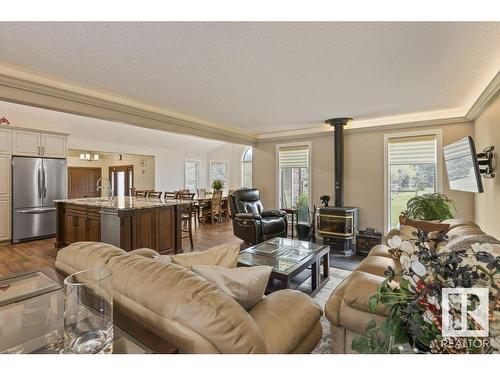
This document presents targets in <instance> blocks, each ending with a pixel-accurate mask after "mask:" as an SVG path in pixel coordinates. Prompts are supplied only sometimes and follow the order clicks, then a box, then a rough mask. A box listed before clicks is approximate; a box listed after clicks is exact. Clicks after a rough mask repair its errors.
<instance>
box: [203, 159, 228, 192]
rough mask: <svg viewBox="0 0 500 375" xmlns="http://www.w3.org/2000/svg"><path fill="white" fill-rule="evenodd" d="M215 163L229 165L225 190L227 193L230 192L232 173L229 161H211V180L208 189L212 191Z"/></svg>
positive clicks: (209, 176) (209, 172)
mask: <svg viewBox="0 0 500 375" xmlns="http://www.w3.org/2000/svg"><path fill="white" fill-rule="evenodd" d="M214 163H226V164H227V180H226V186H225V187H224V189H223V190H225V191H229V186H230V183H231V172H230V165H229V160H210V163H209V166H210V169H209V170H208V178H209V181H208V183H209V186H208V188H209V189H211V188H212V182H213V178H212V164H214Z"/></svg>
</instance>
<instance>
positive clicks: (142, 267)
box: [55, 242, 322, 353]
mask: <svg viewBox="0 0 500 375" xmlns="http://www.w3.org/2000/svg"><path fill="white" fill-rule="evenodd" d="M156 256H158V253H156V252H155V251H153V250H150V249H140V250H135V251H131V252H129V253H127V252H125V251H124V250H122V249H119V248H117V247H114V246H112V245H107V244H103V243H97V242H80V243H75V244H72V245H70V246H68V247H66V248H64V249H62V250H60V251H59V253H58V255H57V259H56V262H55V266H56V269H57V271H58V272H60V273H62V274H64V275H68V274H71V273H74V272H78V271H81V270H85V269H91V268H96V267H105V268H107V269H110V270H111V271H112V272H113V278H112V283H113V299H114V309H115V310H116V311H117V312H119V313H120V314H123V315H125V316H127V317H128V318H129V319H131V320H132V321H134V322H136V323H137V324H139V325H141V326H142V327H143V328H144V329H145V330H147V331H148V332H154V333H155V334H156V335H158V336H159V337H161V338H162V339H164V340H165V341H167V342H169V343H171V344H173V345H175V346H176V347H177V348H179V351H180V352H181V353H310V352H311V351H312V350H313V349H314V347H315V346H316V345H317V344H318V342H319V341H320V339H321V334H322V330H321V324H320V317H321V315H322V310H321V308H320V307H319V306H318V305H317V304H316V303H315V302H314V301H313V300H312V299H311V298H310V297H309V296H308V295H306V294H304V293H302V292H298V291H294V290H281V291H278V292H275V293H272V294H270V295H268V296H266V297H264V298H263V299H262V300H261V301H260V302H259V303H257V304H256V305H255V306H254V307H253V308H252V309H251V310H250V311H248V312H247V311H245V309H244V308H243V307H242V306H241V305H240V304H238V303H237V302H236V301H235V300H234V299H233V298H231V297H230V296H229V295H227V294H225V293H224V292H222V291H221V290H220V289H218V288H217V287H216V286H215V285H213V284H212V283H210V282H209V281H207V280H206V279H204V278H202V277H201V276H199V275H198V274H196V273H194V272H192V271H191V270H189V269H187V268H185V267H182V266H180V265H177V264H173V263H171V262H165V261H163V259H162V257H156Z"/></svg>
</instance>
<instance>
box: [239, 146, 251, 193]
mask: <svg viewBox="0 0 500 375" xmlns="http://www.w3.org/2000/svg"><path fill="white" fill-rule="evenodd" d="M252 152H253V147H252V146H249V147H247V148H246V149H245V152H244V153H243V156H242V157H241V187H247V188H251V187H252Z"/></svg>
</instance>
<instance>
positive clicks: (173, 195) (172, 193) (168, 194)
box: [163, 191, 178, 200]
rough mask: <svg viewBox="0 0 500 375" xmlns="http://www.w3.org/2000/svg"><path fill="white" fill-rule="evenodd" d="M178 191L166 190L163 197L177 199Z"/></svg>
mask: <svg viewBox="0 0 500 375" xmlns="http://www.w3.org/2000/svg"><path fill="white" fill-rule="evenodd" d="M177 194H178V192H176V191H166V192H164V193H163V199H167V200H172V199H177Z"/></svg>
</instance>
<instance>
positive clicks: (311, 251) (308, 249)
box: [238, 237, 330, 296]
mask: <svg viewBox="0 0 500 375" xmlns="http://www.w3.org/2000/svg"><path fill="white" fill-rule="evenodd" d="M329 252H330V247H329V246H324V245H320V244H316V243H311V242H306V241H298V240H294V239H290V238H281V237H276V238H273V239H271V240H268V241H265V242H262V243H260V244H257V245H255V246H252V247H250V248H248V249H245V250H244V251H242V252H241V253H240V255H239V256H238V266H243V267H245V266H246V267H251V266H271V267H273V271H272V272H271V279H273V280H279V281H281V288H293V289H299V287H300V286H301V285H302V284H303V283H304V282H305V281H306V280H307V279H309V278H310V279H311V287H310V290H308V291H307V292H308V293H309V294H310V295H311V296H314V295H315V294H316V293H317V292H318V291H319V290H320V289H321V288H322V287H323V286H324V285H325V284H326V283H327V282H328V280H329V279H330V270H329ZM321 266H322V268H323V272H322V273H321V272H320V268H321ZM273 289H274V288H273ZM301 289H302V288H301Z"/></svg>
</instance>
